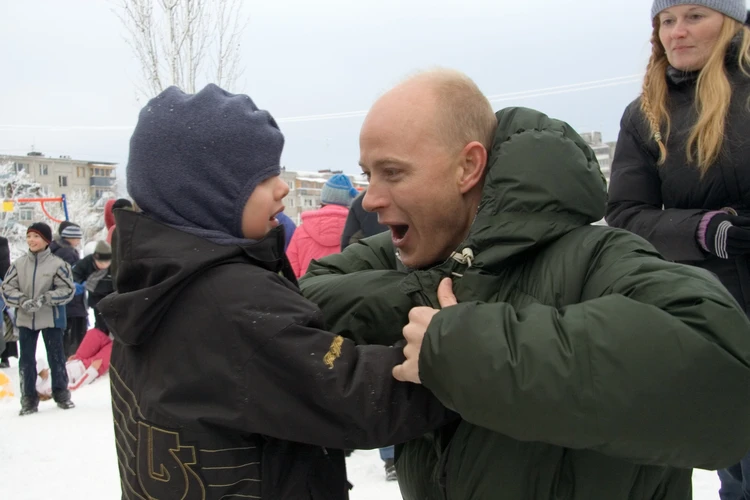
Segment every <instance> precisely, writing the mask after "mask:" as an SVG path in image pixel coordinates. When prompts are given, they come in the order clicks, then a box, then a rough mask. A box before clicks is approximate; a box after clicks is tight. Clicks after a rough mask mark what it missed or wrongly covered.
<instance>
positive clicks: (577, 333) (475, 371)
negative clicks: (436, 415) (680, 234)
mask: <svg viewBox="0 0 750 500" xmlns="http://www.w3.org/2000/svg"><path fill="white" fill-rule="evenodd" d="M613 234H615V235H617V234H619V235H620V236H621V237H613V239H612V241H611V242H610V245H609V246H608V249H607V250H606V251H605V252H604V253H603V254H602V255H600V256H599V259H598V262H596V263H595V264H594V265H593V266H592V269H591V270H590V272H589V274H588V278H587V280H586V283H585V285H584V289H583V297H584V300H583V301H582V302H581V303H579V304H576V305H571V306H567V307H563V308H560V309H557V308H554V307H549V306H546V305H541V304H536V305H531V306H528V307H525V308H523V309H519V310H516V309H514V308H513V307H512V306H511V305H509V304H507V303H494V304H487V303H477V302H473V303H468V302H467V303H462V304H458V305H456V306H454V307H451V308H447V309H445V310H443V311H441V312H439V313H438V314H436V315H435V316H434V318H433V320H432V322H431V323H430V325H429V328H428V331H427V334H426V336H425V340H424V343H423V346H422V351H421V355H420V366H419V368H420V376H421V379H422V382H423V383H424V385H425V386H426V387H428V388H429V389H431V390H432V391H433V392H434V393H435V395H436V396H437V397H438V398H439V399H440V400H441V401H442V402H443V403H444V404H445V405H446V406H448V407H449V408H451V409H454V410H455V411H457V412H458V413H459V414H461V417H462V418H464V419H465V420H467V421H469V422H471V423H473V424H476V425H479V426H482V427H486V428H488V429H491V430H494V431H497V432H499V433H502V434H506V435H508V436H511V437H513V438H514V439H518V440H521V441H539V442H545V443H551V444H554V445H557V446H563V447H567V448H577V449H590V450H594V451H598V452H601V453H604V454H606V455H609V456H613V457H618V458H623V459H626V460H629V461H632V462H636V463H645V464H656V465H669V466H674V467H681V468H691V467H698V468H705V469H716V468H721V467H726V466H728V465H730V464H732V463H735V462H737V461H738V460H739V458H740V457H742V456H744V455H745V453H747V450H748V449H750V426H748V425H747V415H749V414H750V398H747V397H743V396H740V397H736V396H737V395H746V394H750V323H748V319H747V318H746V317H745V314H744V313H743V312H742V311H741V310H740V309H739V307H738V306H737V304H736V303H735V302H734V300H733V299H732V298H731V296H730V295H729V294H728V292H727V291H726V290H725V289H724V288H723V287H722V286H721V284H720V283H719V282H718V281H716V280H715V279H714V278H713V277H712V276H710V275H709V273H707V272H705V271H703V270H701V269H697V268H693V267H688V266H684V265H681V264H674V263H670V262H666V261H664V260H662V259H661V258H660V257H659V256H658V255H657V254H656V253H655V252H653V250H649V249H648V248H647V246H646V245H644V244H643V242H641V241H639V240H637V239H635V238H632V237H627V238H625V237H622V236H628V235H626V234H624V233H613Z"/></svg>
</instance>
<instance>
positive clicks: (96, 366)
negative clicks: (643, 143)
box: [91, 359, 102, 371]
mask: <svg viewBox="0 0 750 500" xmlns="http://www.w3.org/2000/svg"><path fill="white" fill-rule="evenodd" d="M100 366H102V360H101V359H95V360H94V361H92V362H91V368H93V369H94V370H97V371H99V367H100Z"/></svg>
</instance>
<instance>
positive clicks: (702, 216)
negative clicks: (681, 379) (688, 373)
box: [607, 0, 750, 500]
mask: <svg viewBox="0 0 750 500" xmlns="http://www.w3.org/2000/svg"><path fill="white" fill-rule="evenodd" d="M651 18H652V24H653V33H652V37H651V48H652V50H651V58H650V60H649V62H648V67H647V68H646V75H645V77H644V80H643V89H642V92H641V95H640V97H638V99H636V100H635V101H633V102H632V103H631V104H630V105H629V106H628V108H627V109H626V110H625V113H624V115H623V117H622V122H621V129H620V136H619V139H618V142H617V149H616V151H615V157H614V161H613V163H612V176H611V180H610V189H609V205H608V208H607V222H608V223H609V224H610V225H611V226H615V227H621V228H624V229H628V230H630V231H633V232H635V233H637V234H639V235H640V236H642V237H644V238H645V239H647V240H649V241H650V242H651V243H652V244H653V245H654V246H655V247H656V248H657V250H659V251H660V252H661V253H662V254H663V255H664V257H666V258H667V259H670V260H673V261H678V262H683V263H687V264H690V265H694V266H698V267H702V268H704V269H707V270H708V271H711V272H712V273H714V274H715V275H716V276H717V277H718V278H719V279H720V280H721V282H722V283H723V284H724V285H725V286H726V287H727V289H728V290H729V291H730V292H731V293H732V294H733V295H734V297H735V299H737V301H738V302H739V303H740V305H742V306H743V307H744V309H745V312H746V313H749V315H750V141H749V140H748V137H749V136H750V108H749V107H748V104H749V100H750V29H748V27H747V26H744V25H743V24H744V22H745V21H746V19H747V10H746V4H745V0H690V1H680V0H656V1H654V3H653V7H652V9H651ZM735 333H736V335H750V332H748V331H738V332H735ZM693 361H695V362H699V360H686V362H693ZM655 383H658V381H655ZM685 390H690V388H689V387H686V388H685ZM748 391H750V387H748ZM696 397H700V394H696ZM726 397H728V398H732V397H747V394H727V395H726ZM685 418H690V415H685ZM748 418H750V415H748ZM737 458H738V459H739V458H740V457H737ZM727 465H730V464H727ZM719 476H720V477H721V480H722V489H721V491H720V495H721V498H722V499H723V500H728V499H732V500H734V499H738V498H745V499H750V456H746V457H745V458H743V459H742V460H741V462H740V463H739V464H737V465H735V466H732V467H730V468H729V469H727V470H724V471H721V472H719ZM740 483H742V484H743V487H742V491H740V488H738V486H739V484H740ZM743 492H744V497H743Z"/></svg>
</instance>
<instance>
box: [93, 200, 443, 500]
mask: <svg viewBox="0 0 750 500" xmlns="http://www.w3.org/2000/svg"><path fill="white" fill-rule="evenodd" d="M116 219H117V233H118V248H117V258H118V260H119V262H118V263H119V266H118V273H117V277H116V280H117V286H116V289H117V292H115V293H113V294H111V295H109V296H108V297H106V298H105V299H103V300H102V301H101V302H100V303H99V309H100V311H101V312H102V314H103V315H104V317H105V319H106V321H107V323H108V324H109V326H110V331H111V333H112V334H113V335H114V338H115V341H114V345H113V349H112V361H111V368H110V372H111V377H110V380H111V384H112V398H113V407H114V413H115V415H114V416H115V437H116V440H117V453H118V458H119V462H120V477H121V482H122V489H123V497H122V498H123V499H125V498H134V497H142V498H186V499H198V498H201V499H206V500H210V499H215V500H219V499H222V498H229V497H246V498H261V499H264V500H283V499H290V500H291V499H294V500H305V499H315V500H343V499H346V498H348V483H347V482H346V469H345V462H344V454H343V452H341V451H338V450H340V449H345V448H352V449H354V448H376V447H380V446H386V445H389V444H393V443H400V442H403V441H406V440H409V439H413V438H415V437H417V436H420V435H422V434H423V433H425V432H427V431H429V430H431V429H435V428H437V427H439V426H441V425H443V424H445V423H446V422H448V421H451V420H453V419H454V415H453V414H452V413H451V412H449V411H448V410H446V409H444V408H443V407H442V405H440V404H439V403H438V402H437V400H436V399H435V398H434V397H433V396H432V394H431V393H430V392H429V391H428V390H426V389H425V388H423V387H422V386H418V385H413V384H406V383H401V382H397V381H396V380H395V379H393V377H392V376H391V368H392V367H393V366H394V365H396V364H398V363H400V362H401V361H402V360H403V355H402V352H401V350H400V349H397V348H390V347H385V346H362V347H355V345H354V343H353V342H351V341H349V340H344V339H342V338H341V337H335V336H334V335H333V334H331V333H328V332H325V331H323V330H321V329H322V328H323V324H324V323H323V318H322V315H321V313H320V310H319V309H318V308H317V306H315V304H313V303H312V302H309V301H308V300H306V299H304V298H303V297H302V296H301V295H300V293H299V290H298V288H297V287H296V285H295V284H294V283H293V281H290V280H289V279H287V278H285V277H283V276H282V275H281V274H283V275H284V276H291V279H292V280H293V275H291V274H290V273H291V268H290V266H289V264H288V262H287V261H286V259H285V257H284V253H283V248H284V238H283V232H282V231H281V230H280V229H278V228H277V229H275V230H274V231H273V232H272V233H271V234H269V236H268V237H266V238H265V239H263V240H261V241H258V242H257V243H255V244H253V245H252V246H248V247H245V248H243V247H240V246H236V245H235V246H221V245H217V244H214V243H212V242H209V241H207V240H204V239H202V238H199V237H197V236H194V235H191V234H188V233H184V232H181V231H178V230H176V229H173V228H170V227H167V226H165V225H162V224H160V223H158V222H156V221H154V220H152V219H149V218H148V217H147V216H145V215H143V214H138V213H135V212H130V211H118V212H117V214H116Z"/></svg>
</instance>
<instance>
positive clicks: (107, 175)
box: [0, 151, 117, 201]
mask: <svg viewBox="0 0 750 500" xmlns="http://www.w3.org/2000/svg"><path fill="white" fill-rule="evenodd" d="M8 163H9V164H12V166H13V169H14V170H15V171H16V172H20V171H24V172H26V173H27V174H28V175H29V176H31V178H32V179H33V180H34V182H38V183H39V184H41V185H42V187H43V188H44V189H45V190H46V191H47V192H49V193H54V194H55V195H56V196H61V195H63V194H64V195H66V196H69V195H70V194H71V193H73V192H75V191H79V190H84V191H86V192H87V193H88V195H89V198H90V199H91V200H92V201H95V200H98V199H99V198H108V197H111V196H114V195H115V188H116V186H115V184H116V182H117V171H116V168H117V163H110V162H103V161H87V160H74V159H72V158H71V157H70V156H60V157H50V156H45V155H44V154H42V153H40V152H37V151H32V152H30V153H28V154H27V155H25V156H14V155H3V154H0V165H4V164H8Z"/></svg>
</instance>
